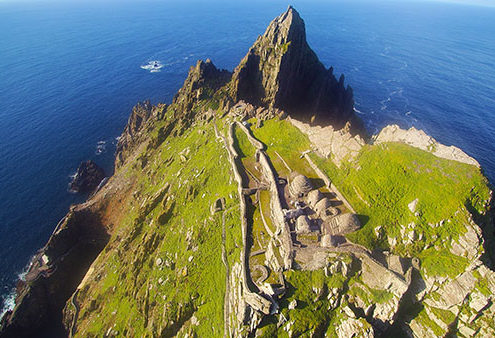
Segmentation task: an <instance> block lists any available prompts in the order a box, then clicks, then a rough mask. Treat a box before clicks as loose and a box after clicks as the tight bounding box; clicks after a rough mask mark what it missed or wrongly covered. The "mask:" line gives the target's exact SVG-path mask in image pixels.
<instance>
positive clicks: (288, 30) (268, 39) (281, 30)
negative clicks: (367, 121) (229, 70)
mask: <svg viewBox="0 0 495 338" xmlns="http://www.w3.org/2000/svg"><path fill="white" fill-rule="evenodd" d="M232 96H233V98H234V101H239V100H244V101H246V102H250V103H252V104H254V105H258V106H266V107H275V108H280V109H282V110H283V111H285V112H287V113H289V114H291V115H293V116H298V117H300V118H308V117H310V116H315V117H316V119H317V120H318V121H322V122H323V121H324V122H332V123H334V125H337V126H339V127H343V126H344V124H345V123H346V121H348V120H349V119H354V118H355V116H354V111H353V105H354V101H353V94H352V89H351V88H350V87H347V88H345V87H344V77H343V76H341V77H340V80H339V81H338V80H337V79H336V78H335V76H334V75H333V69H332V68H330V69H328V70H327V69H325V67H324V66H323V64H322V63H321V62H320V61H319V60H318V57H317V56H316V54H315V53H314V52H313V51H312V50H311V48H310V47H309V45H308V43H307V42H306V29H305V25H304V21H303V20H302V19H301V17H300V16H299V13H298V12H297V11H296V10H295V9H293V8H292V7H290V6H289V8H288V9H287V11H286V12H285V13H283V14H282V15H280V16H279V17H277V18H276V19H275V20H273V21H272V22H271V23H270V25H269V26H268V28H267V29H266V31H265V33H264V34H263V35H262V36H260V37H259V38H258V39H257V40H256V42H255V43H254V45H253V46H252V47H251V48H250V49H249V52H248V53H247V55H246V56H245V57H244V59H243V60H242V61H241V63H240V64H239V66H237V68H236V69H235V70H234V74H233V76H232Z"/></svg>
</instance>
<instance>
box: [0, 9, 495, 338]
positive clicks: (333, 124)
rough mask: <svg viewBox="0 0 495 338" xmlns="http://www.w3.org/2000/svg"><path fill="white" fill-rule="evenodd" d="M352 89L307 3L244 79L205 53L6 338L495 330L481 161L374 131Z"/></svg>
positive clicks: (264, 40)
mask: <svg viewBox="0 0 495 338" xmlns="http://www.w3.org/2000/svg"><path fill="white" fill-rule="evenodd" d="M344 82H345V80H344V76H343V75H342V76H340V78H339V79H338V80H337V78H336V77H335V75H334V74H333V70H332V68H330V69H326V68H325V67H324V66H323V64H322V63H321V62H320V61H319V60H318V58H317V56H316V54H315V53H314V52H313V51H312V50H311V48H310V47H309V45H308V43H307V42H306V33H305V26H304V21H303V20H302V19H301V17H300V16H299V14H298V13H297V11H296V10H295V9H293V8H292V7H289V8H288V9H287V11H286V12H284V13H283V14H282V15H280V16H279V17H277V18H276V19H275V20H273V21H272V22H271V23H270V25H269V26H268V28H267V30H266V31H265V33H264V34H263V35H262V36H260V37H259V38H258V39H257V40H256V42H255V43H254V45H253V46H252V47H251V48H250V49H249V51H248V53H247V54H246V56H245V57H244V58H243V59H242V60H241V62H240V64H239V65H238V66H237V67H236V68H235V69H234V71H233V72H232V73H231V72H228V71H225V70H219V69H217V68H216V67H215V66H214V64H213V63H212V62H211V61H210V60H206V61H198V63H197V64H196V66H193V67H191V69H190V71H189V75H188V77H187V79H186V80H185V82H184V85H183V87H182V88H181V89H180V90H179V91H178V93H177V94H176V96H175V97H174V99H173V102H172V103H171V104H169V105H167V104H158V105H156V106H154V105H151V104H150V103H149V102H144V103H140V104H137V105H136V106H135V107H134V109H133V111H132V113H131V116H130V118H129V121H128V124H127V126H126V127H125V130H124V132H123V134H122V136H121V138H120V139H119V143H118V146H117V154H116V160H115V168H116V169H115V174H114V175H113V176H112V177H111V178H110V179H109V180H108V182H107V183H106V184H105V185H104V186H102V187H101V188H100V189H99V190H98V191H97V192H96V193H95V194H94V195H93V196H92V197H90V199H88V201H87V202H85V203H83V204H81V205H76V206H73V207H71V209H70V211H69V213H68V214H67V215H66V216H65V217H64V218H63V219H62V220H61V221H60V223H59V224H58V225H57V227H56V229H55V230H54V232H53V234H52V236H51V238H50V240H49V241H48V243H47V244H46V245H45V247H44V248H42V249H41V250H40V251H39V252H38V254H37V255H36V256H35V258H34V259H33V261H32V263H31V266H30V269H29V272H28V274H27V275H26V278H25V280H22V281H19V285H18V294H17V298H16V306H15V308H14V310H13V311H11V312H10V313H7V314H6V315H5V316H4V318H3V319H2V322H1V325H2V326H1V331H0V336H1V337H19V336H37V335H45V336H52V337H54V336H71V337H72V336H80V337H93V336H134V337H140V336H164V337H169V336H180V337H221V336H228V337H234V336H235V337H238V336H253V337H254V336H255V337H273V336H290V337H298V336H311V337H322V336H330V337H353V336H359V337H374V336H378V337H380V336H383V337H390V336H394V337H396V336H408V337H431V336H450V335H457V336H462V337H473V336H480V337H487V336H493V335H495V329H494V328H495V322H494V317H495V305H494V304H493V294H494V292H495V273H494V272H493V259H494V255H493V254H494V252H493V250H494V249H493V248H494V247H493V243H492V242H493V236H494V217H493V216H494V213H493V202H492V191H491V190H490V186H489V183H488V181H487V179H486V178H485V177H484V176H483V173H482V171H481V169H480V167H479V164H478V162H477V161H476V160H474V159H472V158H471V157H469V156H468V155H466V154H465V153H464V152H462V150H460V149H458V148H455V147H447V146H444V145H442V144H439V143H438V142H437V141H436V140H434V139H433V138H431V137H429V136H428V135H426V134H425V133H423V132H422V131H418V130H416V129H414V128H411V129H410V130H402V129H400V128H399V127H397V126H388V127H386V128H384V129H383V130H382V131H381V132H380V133H379V134H378V135H374V136H369V135H367V133H366V131H365V130H364V128H363V125H362V123H361V122H360V121H359V119H358V118H357V117H356V115H355V114H354V110H353V93H352V89H351V88H350V87H349V86H345V83H344Z"/></svg>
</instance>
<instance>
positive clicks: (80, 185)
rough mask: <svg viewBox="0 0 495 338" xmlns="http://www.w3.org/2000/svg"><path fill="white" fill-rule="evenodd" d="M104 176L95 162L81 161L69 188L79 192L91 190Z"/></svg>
mask: <svg viewBox="0 0 495 338" xmlns="http://www.w3.org/2000/svg"><path fill="white" fill-rule="evenodd" d="M104 178H105V172H104V171H103V169H102V168H100V167H99V166H98V165H96V163H94V162H93V161H91V160H89V161H86V162H81V164H80V165H79V167H78V168H77V172H76V175H75V176H74V179H73V180H72V182H71V183H70V190H71V191H73V192H81V193H89V192H92V191H93V190H95V189H96V188H97V187H98V185H99V184H100V182H101V181H102V180H103V179H104Z"/></svg>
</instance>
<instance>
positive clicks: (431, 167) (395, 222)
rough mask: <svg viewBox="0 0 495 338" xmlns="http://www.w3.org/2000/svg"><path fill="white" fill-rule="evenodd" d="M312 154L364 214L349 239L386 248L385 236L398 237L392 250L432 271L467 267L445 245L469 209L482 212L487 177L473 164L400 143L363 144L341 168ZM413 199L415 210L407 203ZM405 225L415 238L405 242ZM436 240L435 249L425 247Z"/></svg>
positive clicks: (459, 232)
mask: <svg viewBox="0 0 495 338" xmlns="http://www.w3.org/2000/svg"><path fill="white" fill-rule="evenodd" d="M312 158H313V159H314V160H315V162H316V163H317V164H318V165H319V166H320V167H321V168H323V169H324V170H325V171H326V172H327V174H328V175H329V177H330V178H331V179H332V180H333V182H334V184H335V185H336V186H337V187H338V188H339V189H340V190H341V191H342V193H343V194H344V195H345V196H346V197H347V199H348V200H349V201H350V202H351V204H352V205H353V207H354V208H355V209H356V211H357V212H358V213H359V214H361V215H362V216H361V220H362V221H363V223H364V227H363V228H362V229H361V230H359V231H357V232H355V233H354V234H351V235H349V238H350V239H351V240H353V241H354V242H356V243H359V244H362V245H364V246H366V247H368V248H370V249H373V248H377V247H381V248H388V247H389V243H387V240H386V239H387V236H389V237H396V238H398V239H399V244H398V245H396V246H395V247H394V248H392V250H393V251H394V252H395V253H397V254H399V255H403V256H419V257H420V258H422V259H423V265H424V266H425V268H426V269H427V270H428V271H429V272H430V273H432V274H438V275H451V274H453V275H455V274H456V272H458V271H461V270H462V269H463V268H464V267H465V265H466V264H467V261H466V260H465V259H463V258H462V257H453V255H452V254H450V252H449V251H448V248H449V247H450V242H451V240H452V239H454V240H455V239H457V238H458V237H459V235H462V234H464V233H465V231H466V230H465V229H466V228H465V224H467V223H468V222H469V217H470V215H469V212H468V209H469V210H471V211H473V210H476V212H477V213H481V212H483V210H484V201H485V200H487V199H488V198H489V188H488V181H487V180H486V178H485V177H483V175H482V174H481V173H480V171H479V170H478V169H477V168H475V167H474V166H470V165H466V164H463V163H459V162H455V161H449V160H444V159H440V158H437V157H435V156H433V155H432V154H430V153H428V152H426V151H422V150H419V149H416V148H412V147H410V146H407V145H404V144H400V143H387V144H383V145H377V146H366V147H364V148H363V149H362V151H361V153H360V155H359V157H358V159H357V161H356V163H352V164H351V163H344V165H343V166H342V168H341V169H337V167H336V166H335V165H334V164H333V163H332V162H331V161H330V160H326V159H322V158H320V157H318V156H317V155H315V154H312ZM416 198H418V200H419V202H418V205H417V207H416V211H417V214H416V215H415V214H413V213H412V212H411V211H410V210H409V209H408V204H409V203H410V202H412V201H413V200H414V199H416ZM441 221H444V222H442V225H438V224H439V223H440V222H441ZM408 225H410V226H409V228H408V229H406V230H405V232H404V233H405V235H406V236H407V235H408V234H409V233H410V231H411V230H412V229H414V231H415V232H416V236H417V240H415V241H413V242H412V243H410V244H407V245H405V244H402V243H401V241H400V239H401V238H402V234H401V228H407V226H408ZM434 225H438V226H434ZM377 227H381V230H378V231H377V232H378V234H379V235H378V236H377V235H376V233H375V229H376V228H377ZM419 238H421V239H419ZM435 245H436V246H437V249H439V250H434V249H430V250H426V251H424V248H425V247H430V246H435ZM439 262H443V263H444V265H442V264H438V263H439ZM454 270H455V271H454Z"/></svg>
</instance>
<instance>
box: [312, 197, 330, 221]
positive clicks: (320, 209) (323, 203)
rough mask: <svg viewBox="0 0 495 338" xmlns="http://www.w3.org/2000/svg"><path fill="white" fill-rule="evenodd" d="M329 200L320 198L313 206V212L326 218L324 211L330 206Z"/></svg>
mask: <svg viewBox="0 0 495 338" xmlns="http://www.w3.org/2000/svg"><path fill="white" fill-rule="evenodd" d="M331 204H332V203H331V202H330V199H328V198H327V197H324V198H322V199H321V200H319V201H318V203H316V204H315V206H314V211H315V212H316V213H317V214H318V215H319V216H320V217H323V216H326V210H327V209H328V208H329V207H330V206H331Z"/></svg>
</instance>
